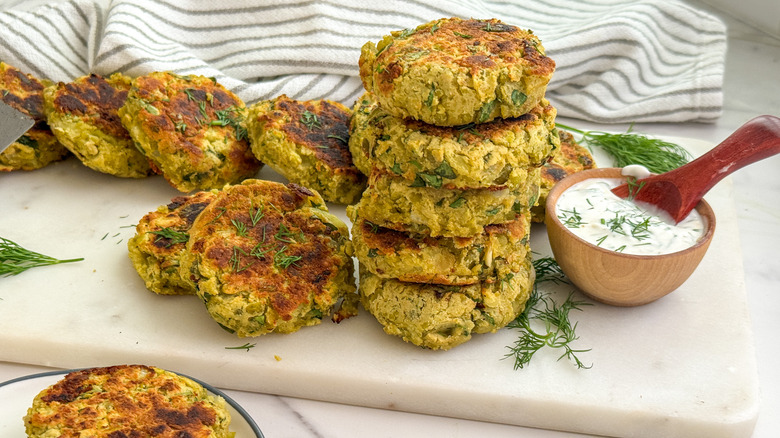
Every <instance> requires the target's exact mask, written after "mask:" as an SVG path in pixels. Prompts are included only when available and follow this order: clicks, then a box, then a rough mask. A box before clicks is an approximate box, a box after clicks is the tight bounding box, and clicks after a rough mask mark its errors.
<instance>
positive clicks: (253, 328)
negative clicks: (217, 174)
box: [181, 180, 357, 337]
mask: <svg viewBox="0 0 780 438" xmlns="http://www.w3.org/2000/svg"><path fill="white" fill-rule="evenodd" d="M181 275H182V277H188V278H189V279H191V280H192V281H193V282H194V284H195V285H196V288H197V294H198V296H199V297H200V298H201V299H202V300H203V301H204V302H205V304H206V308H207V309H208V311H209V313H210V314H211V316H212V317H213V318H214V319H215V320H216V321H217V322H218V323H219V324H220V325H222V326H223V327H224V328H226V329H227V330H229V331H231V332H235V333H236V334H237V335H238V336H241V337H243V336H258V335H262V334H266V333H270V332H274V331H275V332H279V333H290V332H294V331H296V330H298V329H300V328H301V327H304V326H310V325H315V324H319V323H320V322H321V321H322V319H323V318H325V317H328V316H329V315H330V314H331V313H332V312H333V311H334V310H336V309H337V308H338V306H339V305H340V304H341V301H342V300H344V301H345V302H346V303H347V304H348V306H347V307H344V309H345V312H347V313H350V314H351V312H353V310H354V308H353V306H354V304H355V303H356V301H357V295H356V294H355V289H356V288H355V279H354V272H353V264H352V244H351V242H350V241H349V230H348V229H347V226H346V225H345V224H344V223H343V222H342V221H341V220H340V219H338V218H337V217H336V216H334V215H332V214H330V213H329V212H328V210H327V207H326V206H325V202H324V201H323V199H322V197H320V195H319V194H317V193H316V192H313V191H311V190H310V189H307V188H305V187H302V186H299V185H297V184H292V183H290V184H288V185H284V184H280V183H276V182H271V181H262V180H247V181H244V182H243V183H242V184H239V185H234V186H229V187H226V188H224V189H223V190H222V191H221V192H219V194H218V195H217V196H216V197H215V198H214V200H213V201H212V202H211V204H209V205H208V206H207V207H206V208H205V209H204V210H203V212H202V213H201V214H200V216H198V218H197V219H196V220H195V222H194V223H193V225H192V227H191V228H190V238H189V241H188V242H187V249H186V251H185V252H184V253H183V254H182V256H181ZM343 316H344V315H343V313H339V314H337V315H335V318H336V319H339V318H341V317H343ZM347 316H349V315H347Z"/></svg>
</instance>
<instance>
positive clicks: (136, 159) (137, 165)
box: [44, 73, 154, 178]
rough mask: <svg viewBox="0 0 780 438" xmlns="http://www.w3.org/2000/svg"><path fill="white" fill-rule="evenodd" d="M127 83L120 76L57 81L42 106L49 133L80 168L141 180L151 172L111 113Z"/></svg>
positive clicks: (119, 104) (122, 97)
mask: <svg viewBox="0 0 780 438" xmlns="http://www.w3.org/2000/svg"><path fill="white" fill-rule="evenodd" d="M130 83H131V78H130V77H128V76H125V75H123V74H121V73H114V74H112V75H111V76H109V77H108V78H104V77H102V76H98V75H96V74H91V75H88V76H82V77H80V78H77V79H75V80H74V81H73V82H69V83H63V82H59V83H57V84H54V85H52V86H50V87H47V88H46V90H45V91H44V102H45V106H44V107H45V110H46V117H47V119H48V121H49V125H51V129H52V132H54V135H55V136H57V139H58V140H59V141H60V143H62V144H63V145H65V147H66V148H68V150H70V151H71V152H73V155H75V156H76V158H78V159H79V160H80V161H81V162H82V163H84V165H86V166H87V167H89V168H91V169H93V170H96V171H98V172H103V173H107V174H110V175H114V176H119V177H124V178H143V177H145V176H148V175H151V174H152V173H154V172H153V171H152V168H151V166H150V165H149V160H148V159H147V158H146V156H144V154H143V153H142V152H141V151H140V150H138V149H137V148H136V147H135V145H134V144H133V139H132V138H130V133H128V132H127V129H125V127H124V126H122V122H121V121H120V120H119V114H118V113H117V111H118V110H119V108H121V107H122V106H123V105H124V104H125V99H126V98H127V91H128V90H129V89H130Z"/></svg>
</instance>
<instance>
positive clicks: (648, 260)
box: [545, 168, 715, 307]
mask: <svg viewBox="0 0 780 438" xmlns="http://www.w3.org/2000/svg"><path fill="white" fill-rule="evenodd" d="M620 172H621V169H619V168H600V169H590V170H585V171H582V172H577V173H575V174H572V175H569V176H567V177H566V178H564V179H563V180H561V181H560V182H558V183H557V184H555V186H553V188H552V190H550V194H549V195H548V196H547V204H546V207H545V208H546V212H545V224H546V226H547V235H548V237H549V239H550V247H551V248H552V251H553V255H554V256H555V260H556V261H557V262H558V264H559V265H560V267H561V270H562V271H563V272H564V274H566V276H567V277H568V278H569V280H571V282H572V283H573V284H574V285H575V286H577V288H579V289H580V290H582V292H583V293H585V294H586V295H588V296H589V297H591V298H593V299H594V300H597V301H600V302H602V303H606V304H611V305H614V306H625V307H629V306H640V305H643V304H647V303H650V302H652V301H655V300H657V299H659V298H661V297H663V296H665V295H667V294H669V293H670V292H672V291H674V290H676V289H677V288H678V287H680V285H682V284H683V283H684V282H685V280H687V279H688V277H690V275H691V274H692V273H693V271H694V270H696V267H697V266H698V265H699V262H700V261H701V259H702V258H703V257H704V254H705V253H706V252H707V248H708V247H709V246H710V242H711V241H712V236H713V234H714V232H715V214H714V213H713V212H712V208H710V206H709V204H707V202H705V201H704V200H702V201H701V202H699V204H698V205H697V206H696V210H697V211H698V212H699V214H701V215H702V217H703V219H704V220H705V222H706V227H707V230H706V231H705V233H704V236H702V238H701V239H699V241H698V242H697V243H696V244H695V245H693V246H692V247H690V248H687V249H685V250H682V251H678V252H675V253H671V254H662V255H633V254H624V253H620V252H616V251H611V250H607V249H604V248H601V247H598V246H596V245H594V244H592V243H589V242H587V241H585V240H583V239H581V238H580V237H577V236H576V235H574V233H572V232H571V231H570V230H569V229H568V228H567V227H566V226H565V225H564V224H563V223H562V222H561V221H560V219H558V215H557V212H556V209H555V207H556V203H557V202H558V198H559V197H560V196H561V193H563V192H564V191H565V190H566V189H568V188H569V187H571V186H572V185H574V184H576V183H578V182H580V181H582V180H584V179H587V178H616V179H622V180H625V179H626V178H625V177H624V176H622V175H621V173H620Z"/></svg>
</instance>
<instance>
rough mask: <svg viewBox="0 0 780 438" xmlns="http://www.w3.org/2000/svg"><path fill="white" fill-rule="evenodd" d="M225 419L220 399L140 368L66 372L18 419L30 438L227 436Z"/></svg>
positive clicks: (162, 373) (229, 434)
mask: <svg viewBox="0 0 780 438" xmlns="http://www.w3.org/2000/svg"><path fill="white" fill-rule="evenodd" d="M230 421H231V418H230V412H228V410H227V406H226V403H225V400H224V399H223V398H222V397H219V396H216V395H212V394H209V393H208V391H206V389H205V388H203V386H201V385H200V384H198V383H197V382H194V381H193V380H191V379H188V378H186V377H183V376H179V375H177V374H175V373H172V372H170V371H165V370H161V369H159V368H154V367H149V366H144V365H120V366H112V367H105V368H91V369H85V370H81V371H74V372H71V373H69V374H67V375H66V376H65V377H64V378H63V379H62V380H60V381H59V382H57V383H55V384H54V385H52V386H50V387H49V388H46V389H44V390H43V391H41V392H40V393H39V394H38V395H37V396H36V397H35V399H34V400H33V403H32V406H31V407H30V408H29V409H28V411H27V415H26V416H25V417H24V424H25V428H26V431H27V436H28V437H30V438H48V437H60V438H84V437H91V438H118V437H139V438H140V437H160V438H179V437H192V438H207V437H208V438H232V436H233V433H232V432H229V430H228V427H229V426H230Z"/></svg>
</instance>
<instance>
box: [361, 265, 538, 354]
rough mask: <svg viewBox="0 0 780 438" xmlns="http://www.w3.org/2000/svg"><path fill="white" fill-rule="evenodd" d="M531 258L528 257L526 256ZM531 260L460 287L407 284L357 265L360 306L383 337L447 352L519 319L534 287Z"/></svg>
mask: <svg viewBox="0 0 780 438" xmlns="http://www.w3.org/2000/svg"><path fill="white" fill-rule="evenodd" d="M529 256H530V254H529ZM535 278H536V277H535V273H534V268H533V265H532V264H531V261H530V258H529V259H527V260H526V261H525V263H524V264H523V266H522V268H521V269H520V270H519V271H511V270H509V269H503V268H499V269H497V270H496V271H495V272H494V275H493V276H491V277H488V278H486V279H485V280H483V281H482V282H480V283H475V284H470V285H464V286H444V285H437V284H424V283H408V282H402V281H398V280H396V279H388V278H380V277H378V276H376V275H374V274H372V273H371V272H370V271H368V270H367V269H365V268H364V267H363V266H362V265H361V266H360V302H361V303H362V304H363V307H365V308H366V309H367V310H368V311H369V312H370V313H371V314H372V315H374V317H375V318H376V319H377V321H379V323H380V324H381V325H382V327H383V329H384V331H385V333H387V334H390V335H394V336H399V337H401V338H403V340H404V341H406V342H410V343H412V344H414V345H417V346H420V347H424V348H429V349H433V350H448V349H450V348H452V347H455V346H457V345H460V344H462V343H464V342H466V341H468V340H469V339H471V336H472V334H474V333H490V332H495V331H497V330H498V329H500V328H502V327H504V326H506V325H507V324H509V323H510V322H511V321H512V320H514V319H515V318H517V315H519V314H520V313H521V312H522V311H523V309H524V308H525V303H526V302H527V301H528V297H529V296H530V294H531V290H532V288H533V284H534V280H535Z"/></svg>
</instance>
